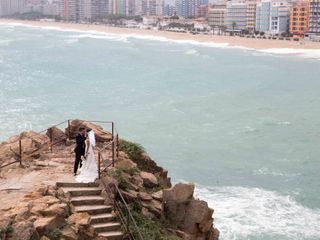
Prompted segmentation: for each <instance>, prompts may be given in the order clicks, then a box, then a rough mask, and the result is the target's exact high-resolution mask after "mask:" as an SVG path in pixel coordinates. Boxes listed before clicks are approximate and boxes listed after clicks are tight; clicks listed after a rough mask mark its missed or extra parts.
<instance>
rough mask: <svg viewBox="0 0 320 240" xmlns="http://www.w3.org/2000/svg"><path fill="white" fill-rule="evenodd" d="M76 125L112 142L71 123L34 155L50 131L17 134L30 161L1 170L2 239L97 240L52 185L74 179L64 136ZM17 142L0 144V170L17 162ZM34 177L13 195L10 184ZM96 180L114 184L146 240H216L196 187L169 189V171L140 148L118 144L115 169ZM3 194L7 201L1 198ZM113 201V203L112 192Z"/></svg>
mask: <svg viewBox="0 0 320 240" xmlns="http://www.w3.org/2000/svg"><path fill="white" fill-rule="evenodd" d="M79 125H87V126H90V128H92V129H94V130H95V132H96V135H97V136H96V138H97V142H98V147H102V146H103V145H104V143H105V141H108V140H110V136H111V135H110V133H108V132H106V131H104V130H103V129H102V127H100V126H98V125H95V124H92V123H87V122H83V121H81V120H74V121H73V122H72V123H71V128H69V129H68V130H66V131H65V132H63V131H61V130H60V129H58V128H52V129H51V130H50V131H51V132H50V133H51V135H50V136H51V137H52V138H54V139H55V141H58V142H59V145H58V146H56V147H54V149H53V152H52V153H51V151H48V149H47V148H46V147H44V148H42V149H41V151H36V149H37V148H38V147H39V145H41V144H42V145H45V144H46V143H45V142H46V141H47V140H48V136H49V135H48V133H47V134H37V133H35V132H26V133H23V134H22V135H21V137H22V141H24V144H23V146H24V147H23V153H24V154H25V155H27V154H28V158H26V159H23V167H22V168H20V167H19V164H18V163H16V164H15V165H10V166H8V167H5V168H2V169H1V176H2V178H0V183H2V185H1V186H6V188H3V189H0V197H1V199H4V202H3V203H2V205H3V207H2V208H1V207H0V210H1V209H2V210H1V212H0V229H1V230H0V233H1V239H40V238H41V237H43V236H46V237H49V239H98V238H96V237H95V235H94V234H93V233H92V229H91V230H90V229H89V228H88V222H89V221H90V218H89V217H88V216H86V215H83V214H82V215H79V214H72V206H70V205H69V203H68V199H67V196H65V194H63V192H61V191H60V190H59V189H58V188H56V187H55V182H57V181H61V180H65V181H73V177H72V174H71V169H72V163H73V158H74V157H73V155H72V154H70V153H71V152H72V149H73V146H74V142H73V141H72V140H71V141H70V140H68V135H71V136H74V134H75V131H76V129H77V128H78V126H79ZM18 138H19V136H14V137H12V138H10V139H9V140H7V141H5V142H4V143H2V144H0V166H1V165H4V164H5V163H8V162H12V161H14V160H15V159H17V158H18V157H17V152H18V145H17V139H18ZM102 154H103V155H105V156H108V155H110V152H108V150H105V151H104V152H102ZM105 164H108V163H105ZM32 173H33V174H35V173H37V174H36V176H37V177H35V178H34V179H35V180H37V181H35V182H32V180H31V179H30V180H31V181H30V182H29V183H22V184H21V185H20V188H17V189H18V190H17V191H15V190H14V189H15V188H14V186H13V185H10V183H12V182H14V181H12V180H13V179H14V178H15V177H18V178H20V179H21V178H23V177H24V176H28V174H29V175H30V174H32ZM98 181H99V182H100V184H103V185H108V186H111V187H112V186H113V185H114V184H116V185H117V186H118V188H119V189H120V191H121V193H122V195H123V197H124V198H125V200H126V202H127V203H128V205H129V207H130V209H131V211H132V215H133V216H134V218H135V220H136V222H137V225H138V226H139V228H140V231H141V233H142V235H143V236H144V239H145V240H153V239H154V240H157V239H159V240H165V239H167V240H169V239H170V240H174V239H188V240H215V239H218V237H219V231H218V230H217V229H216V228H214V225H213V217H212V215H213V210H212V209H210V208H209V207H208V205H207V203H206V202H204V201H201V200H198V199H195V198H194V196H193V193H194V188H195V186H194V184H181V183H180V184H177V185H175V186H173V187H172V186H171V181H170V178H169V177H168V171H167V170H165V169H163V168H162V167H160V166H158V165H157V164H156V163H155V162H154V161H153V160H152V159H151V158H150V157H149V156H148V155H147V154H146V152H145V151H144V149H143V148H142V147H141V146H140V145H138V144H135V143H131V142H128V141H125V140H120V142H119V156H118V158H116V161H115V167H114V168H112V167H109V168H108V169H107V170H106V171H105V172H104V173H103V174H102V176H101V179H100V180H98ZM41 182H42V183H41ZM21 189H22V190H23V191H26V192H28V193H27V194H25V192H21ZM1 190H2V191H1ZM17 192H18V193H17ZM3 193H5V194H6V198H2V196H4V194H3ZM1 194H3V195H1ZM104 194H105V195H106V194H107V192H104ZM10 196H12V197H15V200H13V201H12V198H10ZM112 197H113V198H115V199H117V195H116V193H115V194H114V195H113V196H112ZM10 201H11V205H10ZM90 233H91V235H90ZM88 234H89V235H88ZM41 239H45V238H41ZM99 239H101V238H99Z"/></svg>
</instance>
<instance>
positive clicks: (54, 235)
mask: <svg viewBox="0 0 320 240" xmlns="http://www.w3.org/2000/svg"><path fill="white" fill-rule="evenodd" d="M61 236H62V233H61V231H60V229H54V230H51V231H50V232H49V234H48V237H49V239H50V240H59V239H60V237H61Z"/></svg>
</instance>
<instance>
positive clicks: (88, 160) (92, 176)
mask: <svg viewBox="0 0 320 240" xmlns="http://www.w3.org/2000/svg"><path fill="white" fill-rule="evenodd" d="M95 145H96V139H95V135H94V131H93V130H92V129H90V128H88V129H86V128H85V127H80V128H79V132H78V134H77V136H76V147H75V149H74V152H75V154H76V158H75V161H74V168H73V172H74V176H76V181H77V182H86V183H88V182H94V181H95V180H96V179H97V178H98V166H97V163H96V160H95V157H94V151H93V150H94V147H95ZM78 167H80V174H79V175H78V176H77V171H78Z"/></svg>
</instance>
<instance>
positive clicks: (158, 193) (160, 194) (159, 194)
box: [151, 190, 163, 201]
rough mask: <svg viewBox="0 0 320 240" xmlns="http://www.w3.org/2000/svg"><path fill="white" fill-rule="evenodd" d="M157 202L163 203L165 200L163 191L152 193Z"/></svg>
mask: <svg viewBox="0 0 320 240" xmlns="http://www.w3.org/2000/svg"><path fill="white" fill-rule="evenodd" d="M151 196H152V197H153V198H154V199H155V200H159V201H162V200H163V194H162V190H160V191H158V192H155V193H152V195H151Z"/></svg>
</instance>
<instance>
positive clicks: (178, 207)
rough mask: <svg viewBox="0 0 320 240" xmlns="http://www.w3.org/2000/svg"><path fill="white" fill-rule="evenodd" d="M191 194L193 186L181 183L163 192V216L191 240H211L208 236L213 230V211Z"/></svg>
mask: <svg viewBox="0 0 320 240" xmlns="http://www.w3.org/2000/svg"><path fill="white" fill-rule="evenodd" d="M193 192H194V184H182V183H180V184H177V185H175V186H174V187H172V188H171V189H165V190H163V206H164V215H165V217H166V218H168V219H169V220H170V221H172V222H174V223H175V224H177V225H178V226H179V227H180V230H182V231H183V232H186V233H187V234H190V235H191V236H192V239H196V240H212V238H208V236H209V235H210V234H211V232H212V231H213V230H214V228H213V218H212V214H213V209H211V208H209V207H208V204H207V203H206V202H205V201H201V200H196V199H194V197H193ZM215 236H216V235H215Z"/></svg>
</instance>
